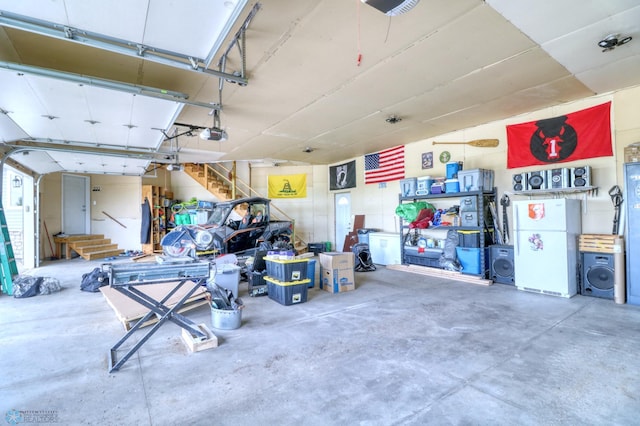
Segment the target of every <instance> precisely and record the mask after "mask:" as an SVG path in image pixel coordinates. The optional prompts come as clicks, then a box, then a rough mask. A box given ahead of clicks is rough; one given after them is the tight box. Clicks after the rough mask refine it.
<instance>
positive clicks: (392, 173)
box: [364, 145, 404, 183]
mask: <svg viewBox="0 0 640 426" xmlns="http://www.w3.org/2000/svg"><path fill="white" fill-rule="evenodd" d="M398 179H404V145H400V146H396V147H395V148H390V149H386V150H384V151H380V152H376V153H375V154H367V155H365V156H364V183H379V182H389V181H392V180H398Z"/></svg>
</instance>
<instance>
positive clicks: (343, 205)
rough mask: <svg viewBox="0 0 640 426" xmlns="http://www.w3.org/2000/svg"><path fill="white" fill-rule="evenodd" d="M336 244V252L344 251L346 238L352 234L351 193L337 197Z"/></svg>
mask: <svg viewBox="0 0 640 426" xmlns="http://www.w3.org/2000/svg"><path fill="white" fill-rule="evenodd" d="M335 216H336V244H335V247H334V251H342V248H343V247H344V237H346V236H347V235H348V234H349V232H351V228H352V224H351V193H350V192H343V193H340V194H336V195H335Z"/></svg>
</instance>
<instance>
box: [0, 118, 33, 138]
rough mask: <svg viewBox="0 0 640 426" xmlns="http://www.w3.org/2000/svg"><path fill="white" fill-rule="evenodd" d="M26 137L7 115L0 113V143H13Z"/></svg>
mask: <svg viewBox="0 0 640 426" xmlns="http://www.w3.org/2000/svg"><path fill="white" fill-rule="evenodd" d="M27 136H28V135H27V134H26V133H25V131H24V130H22V129H21V128H20V126H18V125H17V124H16V123H15V122H14V121H13V120H11V119H10V118H9V116H8V115H7V114H4V113H0V142H13V141H17V140H19V139H22V138H26V137H27Z"/></svg>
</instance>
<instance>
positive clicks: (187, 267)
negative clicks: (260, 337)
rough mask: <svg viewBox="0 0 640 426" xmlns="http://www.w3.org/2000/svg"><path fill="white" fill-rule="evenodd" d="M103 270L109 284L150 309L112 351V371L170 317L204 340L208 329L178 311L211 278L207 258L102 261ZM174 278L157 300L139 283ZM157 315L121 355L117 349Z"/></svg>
mask: <svg viewBox="0 0 640 426" xmlns="http://www.w3.org/2000/svg"><path fill="white" fill-rule="evenodd" d="M102 268H103V270H104V271H106V272H108V273H109V285H110V286H111V287H112V288H113V289H115V290H117V291H119V292H120V293H122V294H124V295H125V296H127V297H129V298H131V299H133V300H135V301H136V302H138V303H140V304H141V305H143V306H145V307H146V308H149V313H147V314H146V315H145V316H144V317H142V318H141V319H140V320H138V322H136V323H135V325H134V326H133V327H131V329H130V330H129V331H128V332H127V334H125V335H124V336H123V337H122V338H121V339H120V340H119V341H118V343H116V344H115V345H114V346H113V347H112V348H111V350H110V353H109V372H110V373H111V372H113V371H117V370H118V369H119V368H120V367H121V366H122V364H124V363H125V362H126V361H127V360H128V359H129V358H130V357H131V356H132V355H133V354H134V353H135V352H136V351H137V350H138V349H140V347H141V346H142V345H143V344H144V343H145V342H146V341H147V340H148V339H149V338H150V337H151V336H152V335H153V333H155V332H156V331H157V330H158V329H159V328H160V327H161V326H162V325H163V324H164V323H165V322H167V321H171V322H173V323H175V324H177V325H178V326H180V327H181V328H184V329H185V330H187V331H188V332H189V333H191V335H192V336H193V337H194V338H195V339H199V340H204V339H206V338H207V336H206V335H205V333H203V332H202V330H200V329H199V328H198V326H197V325H196V324H195V323H194V322H193V321H191V320H190V319H188V318H186V317H184V316H183V315H181V314H179V313H178V310H179V309H180V307H181V306H182V305H183V304H184V303H185V302H186V301H187V299H189V297H191V295H192V294H193V293H194V292H195V291H196V290H197V289H198V287H200V286H201V285H203V284H205V283H206V280H207V279H208V278H209V272H210V268H211V264H210V263H209V262H205V261H191V262H182V263H140V264H137V263H123V264H116V265H113V264H108V263H107V264H103V265H102ZM167 282H175V283H176V285H175V287H174V288H173V289H172V290H171V291H170V292H169V293H168V294H167V295H166V296H165V297H163V298H162V300H156V299H154V298H152V297H151V296H149V295H148V294H145V293H144V292H142V291H140V290H139V289H138V288H136V286H141V285H152V284H158V283H167ZM184 285H187V286H188V285H191V286H192V287H191V288H190V289H189V290H188V291H187V292H186V293H185V294H184V295H183V297H182V298H181V299H180V300H179V301H178V302H177V303H176V304H175V305H174V306H172V307H171V308H170V307H168V306H167V305H166V302H167V300H169V299H170V298H171V296H173V295H174V294H175V293H176V292H177V291H178V290H179V289H180V288H182V286H184ZM154 315H155V316H156V317H157V318H158V322H157V323H155V324H154V325H153V327H151V329H150V330H149V331H148V332H147V333H146V334H145V335H144V336H143V337H142V338H141V339H140V340H139V341H138V342H137V343H136V344H135V345H134V346H133V347H132V348H131V349H129V351H128V352H127V353H125V354H124V356H123V357H122V358H120V359H118V358H117V351H118V349H119V348H120V346H122V344H123V343H124V342H125V341H127V339H129V337H131V336H132V335H133V333H135V332H136V331H137V330H138V329H139V328H140V327H141V326H142V325H143V324H144V323H145V322H147V321H148V320H149V319H150V318H151V317H152V316H154Z"/></svg>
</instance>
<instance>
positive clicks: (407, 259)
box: [404, 246, 442, 268]
mask: <svg viewBox="0 0 640 426" xmlns="http://www.w3.org/2000/svg"><path fill="white" fill-rule="evenodd" d="M441 255H442V250H441V249H437V248H424V249H420V248H418V247H412V246H405V248H404V263H410V264H412V265H421V266H429V267H431V268H440V261H439V260H440V256H441Z"/></svg>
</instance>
